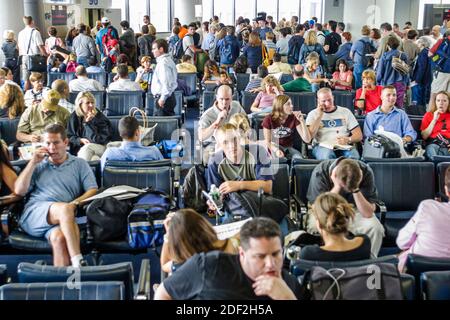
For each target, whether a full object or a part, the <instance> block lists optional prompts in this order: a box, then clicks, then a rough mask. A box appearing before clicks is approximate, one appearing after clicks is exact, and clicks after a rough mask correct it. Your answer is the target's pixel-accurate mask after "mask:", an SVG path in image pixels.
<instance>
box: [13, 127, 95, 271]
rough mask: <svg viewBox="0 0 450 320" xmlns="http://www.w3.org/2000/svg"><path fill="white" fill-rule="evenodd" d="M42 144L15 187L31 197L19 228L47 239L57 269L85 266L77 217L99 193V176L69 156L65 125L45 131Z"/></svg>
mask: <svg viewBox="0 0 450 320" xmlns="http://www.w3.org/2000/svg"><path fill="white" fill-rule="evenodd" d="M42 142H43V145H44V146H43V147H40V148H38V149H37V150H36V151H35V153H34V155H33V158H32V159H31V160H30V162H29V163H28V165H27V166H26V167H25V169H24V170H23V171H22V173H21V174H20V176H19V177H18V178H17V181H16V183H15V185H14V192H15V193H16V194H17V195H20V196H26V195H28V200H27V202H26V204H25V208H24V210H23V214H22V216H21V217H20V221H19V224H20V226H21V228H22V229H23V230H24V231H25V232H26V233H28V234H29V235H31V236H33V237H38V238H39V237H44V236H45V238H47V240H48V241H49V242H50V244H51V246H52V249H53V265H54V266H57V267H61V266H70V265H72V267H74V268H78V267H80V266H85V265H86V262H85V260H84V259H83V256H82V255H81V250H80V231H79V229H78V225H77V223H76V220H75V216H76V209H77V206H78V204H79V203H80V202H82V201H83V200H85V199H87V198H89V197H91V196H93V195H95V194H96V193H97V188H98V187H97V182H96V180H95V176H94V174H93V172H92V170H91V168H90V167H89V164H88V163H87V162H86V161H85V160H83V159H81V158H77V157H74V156H72V155H70V154H68V153H67V151H66V150H67V146H68V144H69V139H68V138H67V134H66V129H65V128H64V127H63V126H62V125H60V124H50V125H48V126H47V127H45V130H44V135H43V141H42Z"/></svg>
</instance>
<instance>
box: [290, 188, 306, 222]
mask: <svg viewBox="0 0 450 320" xmlns="http://www.w3.org/2000/svg"><path fill="white" fill-rule="evenodd" d="M292 199H294V202H295V205H296V208H297V210H296V215H297V217H296V219H297V221H298V223H299V225H300V229H301V228H303V227H304V225H303V222H304V221H303V217H305V216H306V215H307V214H308V206H307V205H306V204H305V203H304V202H303V201H302V200H301V199H300V197H299V196H298V195H296V194H294V195H292Z"/></svg>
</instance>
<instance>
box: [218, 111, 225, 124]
mask: <svg viewBox="0 0 450 320" xmlns="http://www.w3.org/2000/svg"><path fill="white" fill-rule="evenodd" d="M227 116H228V110H222V111H220V112H219V114H218V115H217V120H216V123H217V124H220V123H221V122H222V121H223V120H225V119H226V118H227Z"/></svg>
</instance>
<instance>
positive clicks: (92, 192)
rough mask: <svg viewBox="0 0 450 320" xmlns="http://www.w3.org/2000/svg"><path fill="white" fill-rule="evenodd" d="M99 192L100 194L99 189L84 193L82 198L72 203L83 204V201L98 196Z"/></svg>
mask: <svg viewBox="0 0 450 320" xmlns="http://www.w3.org/2000/svg"><path fill="white" fill-rule="evenodd" d="M97 192H98V189H90V190H88V191H86V192H85V193H83V194H82V195H81V196H80V197H78V198H76V199H75V200H73V201H72V202H71V203H73V204H75V205H78V204H80V203H81V202H83V200H85V199H88V198H90V197H92V196H95V195H96V194H97Z"/></svg>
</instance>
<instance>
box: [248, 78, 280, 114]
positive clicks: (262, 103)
mask: <svg viewBox="0 0 450 320" xmlns="http://www.w3.org/2000/svg"><path fill="white" fill-rule="evenodd" d="M283 92H284V90H283V87H282V86H281V84H280V82H279V81H278V80H277V78H275V77H274V76H271V75H268V76H267V77H265V78H264V79H263V80H262V82H261V91H260V92H259V93H258V95H257V96H256V98H255V101H254V102H253V104H252V106H251V107H250V110H251V111H252V112H253V113H262V112H272V105H273V101H274V99H275V97H277V96H279V95H280V94H282V93H283Z"/></svg>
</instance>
